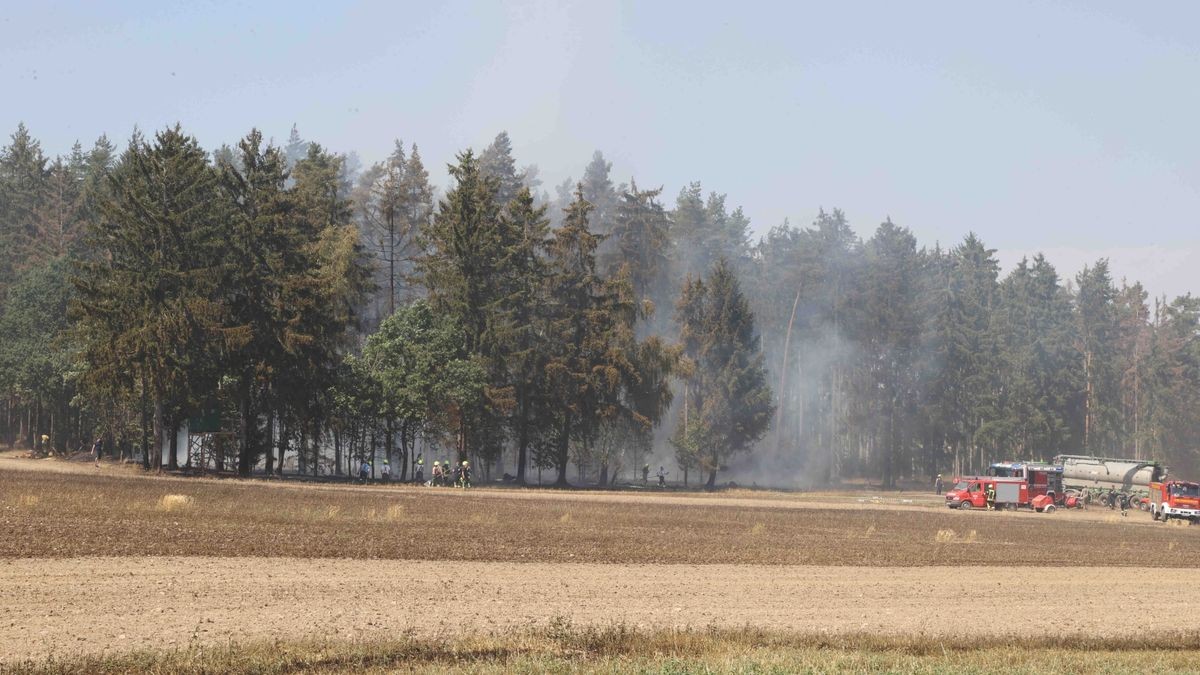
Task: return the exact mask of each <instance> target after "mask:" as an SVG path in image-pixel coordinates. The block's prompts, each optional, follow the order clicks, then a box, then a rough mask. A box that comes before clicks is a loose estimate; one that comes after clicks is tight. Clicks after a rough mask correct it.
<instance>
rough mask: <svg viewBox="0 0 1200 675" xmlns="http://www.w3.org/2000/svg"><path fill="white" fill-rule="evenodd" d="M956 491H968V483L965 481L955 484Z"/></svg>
mask: <svg viewBox="0 0 1200 675" xmlns="http://www.w3.org/2000/svg"><path fill="white" fill-rule="evenodd" d="M954 489H955V490H966V489H967V481H965V480H960V481H958V482H957V483H955V484H954Z"/></svg>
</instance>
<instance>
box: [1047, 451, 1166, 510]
mask: <svg viewBox="0 0 1200 675" xmlns="http://www.w3.org/2000/svg"><path fill="white" fill-rule="evenodd" d="M1054 463H1055V464H1057V465H1059V466H1061V467H1062V482H1063V489H1065V490H1077V491H1079V492H1080V493H1081V494H1090V495H1091V496H1092V497H1097V496H1100V495H1103V494H1106V493H1108V492H1109V491H1112V492H1114V493H1117V494H1124V495H1128V496H1129V498H1130V505H1131V506H1135V507H1138V508H1141V509H1143V510H1144V509H1145V508H1146V507H1147V504H1148V502H1147V498H1148V497H1149V496H1150V484H1151V483H1159V482H1162V480H1163V479H1164V478H1165V477H1166V475H1167V467H1165V466H1163V465H1161V464H1159V463H1158V462H1154V461H1149V460H1140V459H1113V458H1109V457H1090V456H1087V455H1058V456H1057V457H1055V458H1054Z"/></svg>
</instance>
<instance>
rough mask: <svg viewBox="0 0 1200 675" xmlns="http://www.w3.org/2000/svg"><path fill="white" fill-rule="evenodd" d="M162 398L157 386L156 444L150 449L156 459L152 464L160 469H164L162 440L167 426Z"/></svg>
mask: <svg viewBox="0 0 1200 675" xmlns="http://www.w3.org/2000/svg"><path fill="white" fill-rule="evenodd" d="M162 398H163V397H162V394H161V393H159V392H158V391H157V387H156V391H155V392H154V425H153V426H154V446H153V447H152V448H151V449H150V451H151V452H152V453H154V459H153V460H152V461H151V466H152V467H153V468H154V469H156V470H158V471H162V455H163V453H162V442H163V433H164V431H165V428H166V420H165V413H164V411H163V408H164V406H163V401H162Z"/></svg>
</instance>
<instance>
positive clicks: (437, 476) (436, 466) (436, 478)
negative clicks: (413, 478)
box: [431, 459, 442, 486]
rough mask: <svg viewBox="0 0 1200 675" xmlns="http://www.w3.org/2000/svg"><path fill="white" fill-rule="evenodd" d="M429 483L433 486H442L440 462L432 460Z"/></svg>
mask: <svg viewBox="0 0 1200 675" xmlns="http://www.w3.org/2000/svg"><path fill="white" fill-rule="evenodd" d="M431 483H432V484H433V485H435V486H437V485H441V484H442V463H441V461H440V460H436V459H435V460H433V480H432V481H431Z"/></svg>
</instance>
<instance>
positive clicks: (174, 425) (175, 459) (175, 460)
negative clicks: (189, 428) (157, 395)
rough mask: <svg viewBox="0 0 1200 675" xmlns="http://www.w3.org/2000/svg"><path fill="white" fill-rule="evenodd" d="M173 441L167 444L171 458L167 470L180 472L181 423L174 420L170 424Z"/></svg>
mask: <svg viewBox="0 0 1200 675" xmlns="http://www.w3.org/2000/svg"><path fill="white" fill-rule="evenodd" d="M169 431H170V434H171V439H170V441H169V442H168V443H167V447H168V448H170V451H171V456H170V457H168V458H167V468H168V469H170V470H171V471H178V470H179V422H177V421H175V420H174V419H172V420H171V423H170V430H169Z"/></svg>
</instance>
